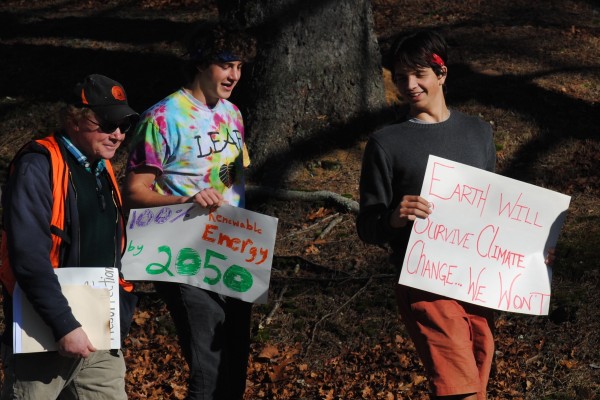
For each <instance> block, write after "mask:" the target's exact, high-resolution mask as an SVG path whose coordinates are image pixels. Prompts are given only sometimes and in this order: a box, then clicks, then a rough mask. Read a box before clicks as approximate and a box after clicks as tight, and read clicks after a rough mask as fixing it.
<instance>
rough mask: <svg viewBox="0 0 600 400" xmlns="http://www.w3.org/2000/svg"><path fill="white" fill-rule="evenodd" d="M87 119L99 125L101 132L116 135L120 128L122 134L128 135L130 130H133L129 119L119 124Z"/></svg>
mask: <svg viewBox="0 0 600 400" xmlns="http://www.w3.org/2000/svg"><path fill="white" fill-rule="evenodd" d="M86 119H87V120H88V121H90V122H91V123H92V124H95V125H98V128H99V130H100V131H101V132H104V133H108V134H111V133H114V132H115V131H116V130H117V128H119V130H120V131H121V133H127V132H128V131H129V129H131V121H130V120H129V118H127V119H124V120H122V121H119V122H107V121H92V120H91V119H89V118H86Z"/></svg>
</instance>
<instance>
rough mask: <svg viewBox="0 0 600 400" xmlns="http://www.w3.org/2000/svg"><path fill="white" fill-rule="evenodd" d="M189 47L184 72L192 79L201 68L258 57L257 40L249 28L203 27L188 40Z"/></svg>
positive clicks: (195, 31)
mask: <svg viewBox="0 0 600 400" xmlns="http://www.w3.org/2000/svg"><path fill="white" fill-rule="evenodd" d="M186 50H187V53H186V55H185V61H184V75H185V78H186V80H187V82H191V81H192V80H193V79H194V77H195V76H196V73H197V72H198V69H197V68H198V67H206V66H208V65H210V64H214V63H219V62H227V61H234V60H235V61H242V62H244V63H247V62H251V61H252V60H253V59H254V57H255V56H256V39H255V38H254V36H253V35H252V34H251V33H249V32H247V31H243V30H240V29H235V28H230V27H225V26H223V25H216V26H212V27H207V26H200V27H198V28H196V30H194V31H193V32H192V34H191V35H190V36H189V38H188V39H187V43H186Z"/></svg>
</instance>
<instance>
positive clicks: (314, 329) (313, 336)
mask: <svg viewBox="0 0 600 400" xmlns="http://www.w3.org/2000/svg"><path fill="white" fill-rule="evenodd" d="M372 281H373V279H372V278H369V280H368V281H367V283H365V284H364V286H363V287H361V288H360V289H359V290H358V291H357V292H356V293H354V294H353V295H352V297H350V298H349V299H348V300H346V302H344V304H342V305H341V306H340V307H338V308H337V310H335V311H332V312H330V313H329V314H325V315H324V316H323V317H321V319H320V320H318V321H317V323H316V324H315V326H314V327H313V331H312V335H311V337H310V341H309V342H308V346H306V351H305V352H304V357H307V356H308V353H309V352H310V348H311V347H312V344H313V342H314V340H315V335H316V334H317V328H318V327H319V325H320V324H321V323H322V322H323V321H325V320H326V319H327V318H329V317H331V316H332V315H334V314H337V313H339V312H340V310H341V309H342V308H344V307H346V306H347V305H348V304H350V302H351V301H352V300H354V299H355V298H356V297H358V295H359V294H361V293H362V292H364V291H365V289H366V288H367V286H369V284H370V283H371V282H372Z"/></svg>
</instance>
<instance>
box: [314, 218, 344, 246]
mask: <svg viewBox="0 0 600 400" xmlns="http://www.w3.org/2000/svg"><path fill="white" fill-rule="evenodd" d="M343 220H344V217H343V216H341V215H340V216H339V217H337V218H336V219H334V220H333V221H331V222H330V223H329V225H327V227H326V228H325V229H323V232H321V234H320V235H319V237H318V238H317V240H319V239H323V238H324V237H325V236H327V235H328V234H329V232H331V230H332V229H333V227H334V226H336V225H337V224H339V223H340V222H342V221H343Z"/></svg>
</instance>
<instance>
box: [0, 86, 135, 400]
mask: <svg viewBox="0 0 600 400" xmlns="http://www.w3.org/2000/svg"><path fill="white" fill-rule="evenodd" d="M74 94H75V96H74V98H73V99H72V100H71V101H70V102H69V104H68V105H67V107H66V108H65V110H64V113H63V115H62V117H63V119H62V122H63V123H62V129H60V130H58V131H57V132H56V133H54V134H52V135H50V136H47V137H45V138H42V139H38V140H34V141H32V142H30V143H28V144H27V145H25V146H24V147H23V148H22V149H21V150H20V151H19V152H18V153H17V155H16V156H15V158H14V160H13V161H12V163H11V166H10V171H9V180H8V183H7V185H6V187H5V189H4V190H3V196H2V207H3V213H2V217H3V222H4V231H3V234H2V252H1V253H2V265H1V267H0V281H2V290H3V296H4V301H3V307H4V316H5V318H4V324H5V331H4V333H3V335H2V361H3V368H4V384H3V387H2V394H1V399H2V400H5V399H49V400H54V399H56V398H58V397H60V398H61V399H106V400H109V399H110V400H114V399H126V398H127V395H126V394H125V381H124V377H125V362H124V360H123V354H122V352H121V350H102V351H100V350H96V349H95V348H94V346H93V345H92V343H91V342H90V340H89V338H88V336H87V334H86V332H85V331H84V330H83V328H82V327H81V324H80V323H79V322H78V321H77V319H76V318H75V317H74V316H73V313H72V311H71V308H70V306H69V303H68V301H67V299H66V298H65V296H64V295H63V294H62V292H61V287H60V284H59V282H58V279H57V277H56V275H55V274H54V272H53V268H61V267H102V268H106V267H116V268H119V269H120V267H121V261H120V260H121V255H122V252H123V250H124V247H123V246H124V219H123V214H122V209H121V199H120V193H119V190H118V187H117V183H116V179H115V176H114V172H113V170H112V166H111V164H110V161H109V159H110V158H112V157H113V156H114V155H115V152H116V150H117V149H118V148H119V146H120V145H121V143H122V141H123V140H124V138H125V133H126V132H127V131H128V130H129V128H130V127H131V125H132V123H134V122H135V121H134V119H135V118H136V117H137V113H136V112H135V111H134V110H133V109H131V108H130V107H129V105H128V103H127V97H126V95H125V90H124V89H123V86H121V84H119V83H118V82H116V81H114V80H112V79H110V78H107V77H105V76H102V75H89V76H87V77H86V78H85V79H84V80H83V82H81V83H79V84H77V85H76V87H75V93H74ZM15 283H18V284H19V287H20V289H21V290H22V291H23V293H24V294H25V295H26V296H27V298H28V300H29V301H30V302H31V304H32V305H33V308H34V310H35V311H36V312H37V313H38V314H39V315H40V317H41V318H42V320H43V321H44V322H45V323H46V324H47V325H48V326H49V327H50V329H51V331H52V334H53V335H54V338H55V340H56V342H57V345H58V349H59V350H58V352H44V353H29V354H13V352H12V322H13V321H12V311H13V310H12V293H13V289H14V286H15ZM120 283H121V285H120V288H121V290H120V317H121V318H120V322H121V334H122V336H121V337H123V336H124V335H126V333H127V330H128V328H129V326H130V323H131V317H132V314H133V309H134V307H135V296H133V295H132V294H130V293H128V291H131V286H130V285H129V284H128V283H127V282H125V281H122V280H121V282H120Z"/></svg>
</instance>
